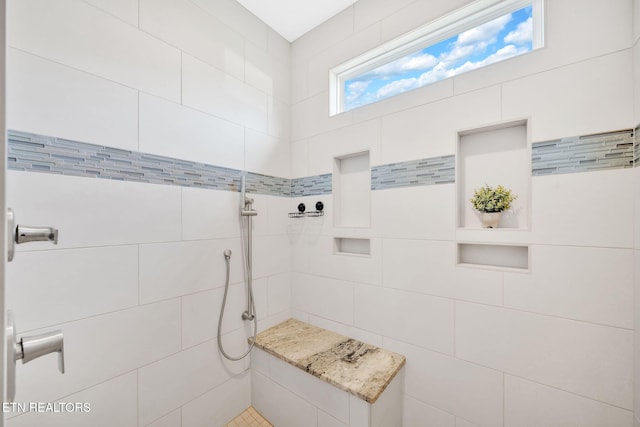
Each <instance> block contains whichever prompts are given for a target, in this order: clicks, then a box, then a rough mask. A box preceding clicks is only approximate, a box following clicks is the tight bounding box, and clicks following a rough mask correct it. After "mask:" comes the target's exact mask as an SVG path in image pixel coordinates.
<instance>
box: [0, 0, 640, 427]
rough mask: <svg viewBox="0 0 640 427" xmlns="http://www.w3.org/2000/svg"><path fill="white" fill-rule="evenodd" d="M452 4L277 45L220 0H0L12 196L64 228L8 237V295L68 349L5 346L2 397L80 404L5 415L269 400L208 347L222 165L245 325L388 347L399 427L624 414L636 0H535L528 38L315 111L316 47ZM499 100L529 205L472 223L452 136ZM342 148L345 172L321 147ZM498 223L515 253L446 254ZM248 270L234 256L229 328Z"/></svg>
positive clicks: (486, 125)
mask: <svg viewBox="0 0 640 427" xmlns="http://www.w3.org/2000/svg"><path fill="white" fill-rule="evenodd" d="M467 3H469V1H468V0H456V1H443V0H439V1H437V2H433V1H426V0H413V1H411V0H399V1H393V2H390V1H385V0H359V1H358V2H357V3H355V4H354V5H353V6H351V7H349V8H347V9H346V10H344V11H343V12H341V13H340V14H338V15H336V16H335V17H333V18H332V19H330V20H329V21H327V22H326V23H324V24H322V25H321V26H320V27H317V28H316V29H314V30H312V31H311V32H309V33H307V34H306V35H304V36H303V37H301V38H300V39H298V40H296V41H295V42H294V43H293V44H289V43H288V42H287V41H285V40H284V39H283V38H281V37H280V36H279V35H278V34H277V33H275V32H274V31H273V30H271V29H270V28H269V27H268V26H266V25H265V24H264V23H262V22H261V21H259V20H258V19H257V18H255V17H254V16H253V15H251V14H250V13H249V12H247V11H246V10H245V9H244V8H242V7H241V6H240V5H239V4H238V3H237V2H236V1H235V0H117V1H113V0H56V1H47V0H20V1H17V0H11V1H9V16H8V40H9V48H8V59H7V63H8V81H7V86H8V102H7V116H8V127H9V129H10V130H11V131H10V133H9V142H8V151H9V170H10V171H9V172H8V176H7V191H8V195H7V204H8V206H10V207H11V208H13V210H14V211H15V212H16V216H17V218H18V219H19V221H20V222H21V223H25V224H50V225H53V226H56V227H57V228H58V229H59V230H60V237H59V244H58V245H57V246H55V247H54V246H49V245H45V244H34V245H33V246H30V247H26V248H22V247H19V248H18V253H17V254H16V258H15V261H14V262H12V263H10V264H8V266H7V268H8V271H7V295H6V301H7V302H6V304H7V307H8V308H11V309H12V310H13V311H14V316H15V318H16V325H17V328H18V330H19V331H20V332H21V333H22V332H33V333H35V332H38V331H48V330H51V329H58V328H59V329H62V330H63V331H64V335H65V356H66V365H67V372H66V373H65V374H64V375H60V374H59V373H58V371H57V366H56V360H55V358H54V357H45V358H41V359H38V360H35V361H33V362H30V363H29V365H26V366H20V365H19V367H18V394H17V400H18V401H45V402H53V401H67V402H85V401H88V402H91V408H92V410H91V412H90V413H87V414H84V415H80V414H36V413H30V414H19V415H16V414H7V417H8V422H7V425H9V426H10V427H19V426H47V425H52V426H53V425H65V426H87V425H92V426H100V425H104V426H147V425H150V426H153V427H178V426H183V427H192V426H211V425H214V426H222V425H224V424H225V423H226V422H228V421H229V420H231V419H233V418H234V417H235V416H236V415H238V414H239V413H241V412H242V411H243V410H244V409H246V408H247V407H249V406H250V405H251V404H252V403H256V402H257V403H260V402H261V400H264V399H265V396H264V395H262V394H261V391H260V389H259V388H258V387H256V386H255V385H256V384H259V383H260V382H261V381H262V379H261V377H260V375H261V374H260V373H259V372H253V373H251V372H250V370H249V367H250V363H251V362H250V361H249V360H248V359H245V360H243V361H240V362H228V361H226V360H225V359H223V358H222V357H221V356H220V355H219V353H218V350H217V347H216V329H217V321H218V320H217V319H218V311H219V307H220V304H221V299H222V292H223V286H224V280H225V277H224V274H225V264H224V258H223V256H222V253H223V251H224V250H225V249H227V248H230V249H231V250H232V251H233V252H234V254H241V253H242V250H241V243H240V224H239V217H238V206H239V193H238V191H239V188H238V185H239V180H240V177H241V176H242V175H246V176H247V181H248V188H249V190H250V192H251V193H252V197H254V198H255V206H256V209H257V210H258V211H259V215H258V216H257V217H255V220H254V269H253V270H254V272H253V273H254V274H253V275H254V289H255V298H256V305H257V313H258V320H259V326H260V330H264V329H265V328H268V327H269V326H272V325H275V324H277V323H279V322H281V321H283V320H286V319H288V318H289V317H295V318H297V319H300V320H303V321H306V322H308V323H311V324H314V325H317V326H321V327H324V328H326V329H331V330H334V331H336V332H339V333H342V334H344V335H348V336H351V337H354V338H357V339H359V340H362V341H365V342H369V343H371V344H374V345H377V346H381V347H384V348H387V349H390V350H392V351H395V352H398V353H401V354H403V355H405V356H406V358H407V364H406V368H405V370H406V371H405V376H404V396H403V400H404V408H403V420H404V425H405V426H406V427H411V426H447V427H474V426H476V427H479V426H483V427H484V426H490V427H493V426H505V427H522V426H536V427H539V426H569V425H576V426H588V427H590V426H593V427H601V426H637V425H640V417H638V416H634V413H635V412H636V411H637V408H639V407H640V402H639V401H638V397H640V380H635V378H634V371H637V368H635V369H634V367H636V366H639V365H638V363H640V359H639V358H638V357H637V356H635V354H636V353H638V352H637V350H635V349H636V347H637V345H638V342H640V341H638V336H640V335H637V334H636V331H637V330H640V326H639V323H638V322H639V319H640V315H639V313H640V300H639V299H638V298H640V291H638V290H636V289H640V168H638V167H634V166H637V157H638V153H640V150H639V149H638V143H639V140H640V138H638V136H637V130H636V127H637V126H638V124H640V43H639V42H638V41H639V40H640V2H639V1H638V0H616V1H613V2H603V1H599V0H587V1H580V2H579V1H577V0H565V1H557V0H547V1H546V3H545V8H546V9H545V10H546V12H545V13H546V19H545V22H546V28H545V36H546V41H545V47H544V48H542V49H540V50H537V51H534V52H531V53H529V54H526V55H523V56H520V57H518V58H513V59H511V60H507V61H504V62H502V63H499V64H494V65H491V66H488V67H485V68H482V69H478V70H475V71H473V72H470V73H467V74H463V75H459V76H456V77H453V78H449V79H446V80H443V81H440V82H437V83H435V84H432V85H430V86H426V87H423V88H420V89H417V90H415V91H412V92H409V93H405V94H402V95H399V96H396V97H393V98H389V99H386V100H383V101H380V102H378V103H374V104H371V105H368V106H364V107H362V108H358V109H354V110H351V111H349V112H346V113H342V114H339V115H336V116H333V117H329V115H328V111H329V108H328V99H329V93H328V92H329V80H328V69H330V68H331V67H333V66H335V65H336V64H339V63H341V62H343V61H345V60H348V59H350V58H352V57H355V56H357V55H359V54H361V53H363V52H365V51H367V50H369V49H371V48H373V47H376V46H378V45H379V44H381V43H383V42H385V41H388V40H390V39H393V38H394V37H396V36H398V35H401V34H403V33H405V32H407V31H409V30H411V29H412V28H415V27H417V26H419V25H422V24H424V23H426V22H429V21H431V20H433V19H435V18H437V17H439V16H442V15H444V14H446V13H447V12H450V11H451V10H454V9H457V8H459V7H461V6H463V5H465V4H467ZM494 125H499V126H507V127H508V126H511V125H517V126H524V128H526V132H527V133H526V138H527V139H526V144H525V148H524V151H523V152H524V153H525V154H526V156H524V157H523V162H524V164H526V165H527V167H526V168H519V169H517V170H516V171H514V173H517V174H518V176H519V177H521V181H522V183H523V188H524V190H523V191H522V193H521V194H522V197H521V199H520V201H519V202H521V203H522V205H521V206H522V209H523V212H524V214H523V218H525V219H524V220H523V222H524V225H521V226H518V227H514V228H512V229H508V228H505V229H497V230H491V231H488V230H474V229H471V228H470V227H465V225H468V224H465V223H464V219H463V218H464V216H463V213H461V205H462V204H463V202H464V197H463V195H462V192H463V183H465V182H466V181H468V180H469V179H470V178H469V176H470V175H469V174H467V175H463V172H465V170H464V168H463V167H462V166H461V165H466V163H464V161H465V159H464V156H465V155H467V153H468V152H469V150H467V147H464V146H463V144H464V143H463V142H461V141H462V140H463V138H464V137H465V136H466V135H469V134H475V133H476V132H480V131H481V132H484V131H485V130H486V129H491V127H492V126H494ZM634 144H635V147H634ZM465 150H466V151H465ZM507 151H508V150H507ZM363 154H364V156H363V159H365V160H366V162H368V167H367V168H366V173H367V174H370V178H369V181H367V183H368V185H367V188H365V190H364V192H363V191H360V190H358V191H357V194H356V191H355V190H353V188H352V187H349V186H348V185H347V184H345V183H343V182H341V181H340V179H341V177H340V175H341V169H340V164H341V162H342V163H344V161H345V159H347V160H348V159H352V158H354V157H353V156H358V155H363ZM485 154H486V155H487V159H488V160H487V163H486V165H487V168H488V169H498V168H499V167H500V166H501V163H500V159H502V157H499V156H498V157H495V156H493V153H492V152H489V153H483V155H485ZM500 155H502V154H500ZM634 156H635V159H634ZM465 180H466V181H465ZM470 184H475V183H473V182H471V183H470ZM483 184H484V182H478V183H477V184H476V185H477V186H480V185H483ZM345 189H346V193H345ZM352 199H357V200H358V201H362V204H355V205H354V206H351V208H352V209H353V210H354V215H355V216H354V215H351V213H350V214H349V215H350V216H349V220H350V221H352V220H353V218H356V220H357V221H355V223H354V222H353V221H352V222H351V223H349V224H347V225H341V224H340V221H341V220H343V219H344V215H343V213H341V212H340V207H341V206H340V205H341V204H344V203H346V201H348V200H352ZM317 201H322V202H323V203H324V206H325V215H324V216H322V217H317V218H316V217H308V218H289V217H288V213H290V212H295V211H296V207H297V205H298V204H299V203H301V202H303V203H305V204H306V206H307V209H308V210H311V209H312V207H313V206H314V205H315V204H316V202H317ZM338 215H343V216H342V217H341V218H342V219H340V218H338ZM358 218H359V219H358ZM358 221H361V223H358ZM341 242H342V243H344V242H352V243H353V242H355V244H356V245H359V244H360V242H366V245H365V246H364V248H365V249H364V250H363V251H360V249H357V250H356V251H355V253H345V252H349V251H343V250H341V249H340V247H339V244H340V243H341ZM505 245H506V246H507V247H510V248H511V247H517V248H526V254H527V255H526V263H527V264H526V265H525V266H524V267H518V268H503V267H501V266H492V265H487V263H484V264H483V263H479V264H480V265H468V264H469V263H463V264H464V265H460V264H461V262H460V256H461V251H462V250H463V248H467V247H469V246H473V247H480V248H485V249H491V248H494V247H495V246H505ZM487 247H490V248H487ZM358 248H361V246H358ZM470 264H473V263H470ZM242 282H243V272H242V262H241V261H240V260H239V257H238V259H236V260H235V261H234V262H233V263H232V267H231V283H232V285H231V290H230V297H229V301H228V307H230V308H228V310H234V307H237V309H236V311H237V312H238V316H233V315H228V316H227V317H225V321H226V324H225V327H224V329H223V339H224V341H225V345H226V347H228V348H229V349H230V350H232V351H233V352H236V353H239V352H240V351H241V350H242V349H243V348H245V346H246V338H247V336H249V335H250V329H249V327H248V326H246V325H243V323H242V321H241V320H240V317H239V313H240V311H241V309H240V307H242V306H243V302H244V287H243V284H242ZM227 319H228V320H227ZM252 375H253V378H252ZM283 393H286V391H283ZM287 398H289V399H290V402H291V403H292V404H291V405H290V407H289V408H288V411H291V412H293V413H294V414H293V416H294V419H304V420H308V421H307V422H308V423H309V424H308V426H309V427H329V426H342V425H343V424H341V423H340V422H339V421H338V420H336V419H334V418H332V417H331V416H330V414H327V413H324V412H322V411H321V410H318V409H309V405H305V402H304V398H302V397H300V396H298V395H295V394H293V393H291V395H290V396H287ZM263 415H265V416H266V417H267V418H268V419H269V421H271V422H272V423H273V424H274V425H276V426H278V427H280V426H284V427H286V422H283V421H281V420H283V419H287V418H286V417H284V415H283V414H282V413H280V412H279V411H278V410H277V409H275V408H274V409H273V410H272V411H271V413H265V414H263ZM295 417H297V418H295ZM297 427H307V425H304V426H297ZM390 427H395V426H390Z"/></svg>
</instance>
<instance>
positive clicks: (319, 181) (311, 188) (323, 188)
mask: <svg viewBox="0 0 640 427" xmlns="http://www.w3.org/2000/svg"><path fill="white" fill-rule="evenodd" d="M332 177H333V174H330V173H326V174H323V175H314V176H305V177H304V178H294V179H292V180H291V196H292V197H302V196H318V195H321V194H331V189H332V183H331V180H332Z"/></svg>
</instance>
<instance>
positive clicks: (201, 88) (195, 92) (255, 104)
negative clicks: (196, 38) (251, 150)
mask: <svg viewBox="0 0 640 427" xmlns="http://www.w3.org/2000/svg"><path fill="white" fill-rule="evenodd" d="M182 103H183V104H184V105H187V106H190V107H193V108H196V109H198V110H201V111H204V112H206V113H209V114H213V115H215V116H217V117H220V118H222V119H225V120H229V121H231V122H233V123H237V124H239V125H242V126H246V127H249V128H252V129H255V130H259V131H261V132H266V131H267V95H266V94H265V93H264V92H261V91H259V90H258V89H256V88H254V87H253V86H250V85H248V84H246V83H244V82H243V81H241V80H238V79H236V78H234V77H231V76H229V75H228V74H225V73H224V72H222V71H220V70H218V69H216V68H214V67H211V66H210V65H208V64H206V63H204V62H202V61H200V60H198V59H196V58H194V57H192V56H190V55H187V54H183V55H182Z"/></svg>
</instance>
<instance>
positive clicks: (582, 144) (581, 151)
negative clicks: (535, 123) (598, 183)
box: [531, 129, 638, 176]
mask: <svg viewBox="0 0 640 427" xmlns="http://www.w3.org/2000/svg"><path fill="white" fill-rule="evenodd" d="M635 151H636V157H637V155H638V150H637V145H636V149H635ZM531 163H532V165H531V169H532V171H531V172H532V175H533V176H540V175H551V174H563V173H575V172H589V171H595V170H603V169H620V168H629V167H633V165H634V130H633V129H625V130H621V131H616V132H609V133H601V134H594V135H586V136H574V137H570V138H562V139H556V140H552V141H544V142H536V143H534V144H533V145H532V150H531Z"/></svg>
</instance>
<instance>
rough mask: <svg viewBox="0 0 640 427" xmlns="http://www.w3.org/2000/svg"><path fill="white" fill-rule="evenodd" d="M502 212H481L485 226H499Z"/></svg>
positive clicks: (481, 218)
mask: <svg viewBox="0 0 640 427" xmlns="http://www.w3.org/2000/svg"><path fill="white" fill-rule="evenodd" d="M501 216H502V212H480V220H481V221H482V226H483V227H484V228H498V224H499V223H500V217H501Z"/></svg>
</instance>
